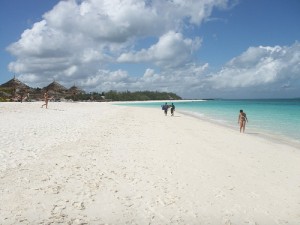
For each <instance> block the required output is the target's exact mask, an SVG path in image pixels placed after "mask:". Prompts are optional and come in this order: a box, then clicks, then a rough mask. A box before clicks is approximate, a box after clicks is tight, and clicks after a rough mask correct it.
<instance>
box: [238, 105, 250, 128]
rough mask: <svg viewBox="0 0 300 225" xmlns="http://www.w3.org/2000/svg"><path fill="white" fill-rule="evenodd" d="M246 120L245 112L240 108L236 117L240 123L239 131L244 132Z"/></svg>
mask: <svg viewBox="0 0 300 225" xmlns="http://www.w3.org/2000/svg"><path fill="white" fill-rule="evenodd" d="M246 122H248V119H247V116H246V113H244V112H243V110H242V109H241V110H240V114H239V118H238V123H239V124H240V133H241V132H242V131H243V133H244V132H245V127H246Z"/></svg>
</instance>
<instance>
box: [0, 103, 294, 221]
mask: <svg viewBox="0 0 300 225" xmlns="http://www.w3.org/2000/svg"><path fill="white" fill-rule="evenodd" d="M41 105H42V102H32V103H27V102H24V103H0V134H1V139H0V198H1V199H0V202H1V203H0V224H3V225H4V224H5V225H6V224H30V225H31V224H33V225H34V224H95V225H96V224H97V225H100V224H111V225H124V224H138V225H150V224H151V225H165V224H182V225H183V224H184V225H208V224H211V225H241V224H247V225H249V224H250V225H279V224H280V225H281V224H282V225H283V224H284V225H286V224H289V225H299V224H300V149H299V148H297V147H293V146H289V145H286V144H284V143H279V142H274V141H272V140H269V139H263V138H259V137H257V136H254V135H251V134H247V133H246V134H240V133H239V128H238V125H237V129H236V130H232V129H229V128H226V127H222V126H219V125H216V124H212V123H209V122H206V121H202V120H199V119H196V118H193V117H189V116H186V115H182V114H178V113H177V112H176V114H175V116H174V117H171V116H167V117H165V116H164V115H163V111H162V110H161V109H160V108H159V109H148V108H136V107H126V106H114V105H112V104H111V103H52V102H50V103H49V109H42V108H40V107H41Z"/></svg>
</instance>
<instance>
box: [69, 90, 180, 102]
mask: <svg viewBox="0 0 300 225" xmlns="http://www.w3.org/2000/svg"><path fill="white" fill-rule="evenodd" d="M66 99H72V100H74V101H147V100H180V99H181V97H180V96H178V95H176V94H174V93H171V92H157V91H155V92H154V91H137V92H130V91H126V92H117V91H109V92H106V93H104V92H102V93H97V92H92V93H89V94H77V95H74V96H68V97H66Z"/></svg>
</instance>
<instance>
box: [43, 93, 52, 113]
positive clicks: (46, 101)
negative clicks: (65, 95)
mask: <svg viewBox="0 0 300 225" xmlns="http://www.w3.org/2000/svg"><path fill="white" fill-rule="evenodd" d="M49 99H51V98H49V95H48V91H46V92H45V93H44V101H45V103H44V104H43V105H42V108H44V105H45V106H46V109H48V102H49Z"/></svg>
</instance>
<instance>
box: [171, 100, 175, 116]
mask: <svg viewBox="0 0 300 225" xmlns="http://www.w3.org/2000/svg"><path fill="white" fill-rule="evenodd" d="M174 111H175V105H174V104H173V103H172V104H171V116H174Z"/></svg>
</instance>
